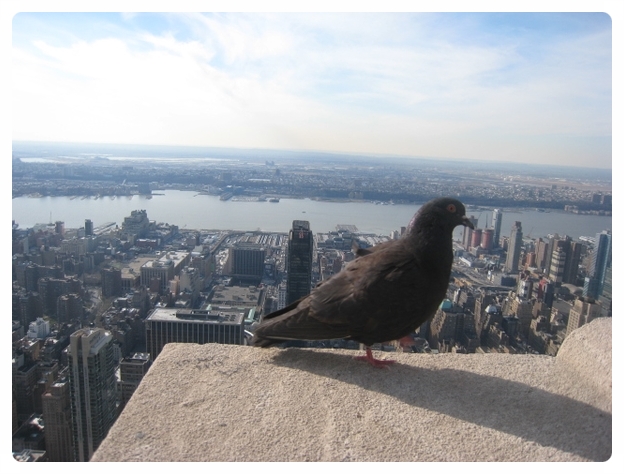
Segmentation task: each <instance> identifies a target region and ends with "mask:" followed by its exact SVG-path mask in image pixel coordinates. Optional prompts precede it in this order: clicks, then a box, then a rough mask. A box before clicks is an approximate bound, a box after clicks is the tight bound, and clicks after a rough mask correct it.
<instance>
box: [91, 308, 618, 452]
mask: <svg viewBox="0 0 624 474" xmlns="http://www.w3.org/2000/svg"><path fill="white" fill-rule="evenodd" d="M607 341H608V344H607ZM610 341H611V319H610V318H601V319H598V320H595V321H593V322H592V323H590V324H588V325H586V326H583V327H581V328H580V329H578V330H577V331H576V332H575V333H573V334H572V335H570V337H569V338H568V339H567V340H566V341H565V342H564V344H563V346H562V348H561V350H560V352H559V356H558V357H556V358H552V357H548V356H528V355H527V356H525V355H507V354H487V355H483V354H467V355H465V354H439V355H424V354H391V353H383V354H379V353H378V354H377V355H378V356H385V357H388V358H394V359H396V360H397V361H398V363H397V364H395V365H394V366H392V367H391V368H390V369H388V370H381V369H375V368H372V367H370V366H369V365H368V364H365V363H362V362H360V361H355V360H353V358H352V356H353V355H354V353H353V352H352V351H346V350H316V349H286V350H283V349H258V348H253V347H246V346H230V345H217V344H207V345H201V346H200V345H195V344H169V345H167V346H166V347H165V349H164V351H163V352H162V353H161V355H160V356H159V357H158V359H157V360H156V362H155V363H154V365H153V366H152V368H151V369H150V371H149V373H148V374H147V375H146V376H145V378H144V380H143V382H142V383H141V385H140V387H139V388H138V390H137V392H136V393H135V395H134V396H133V397H132V399H131V400H130V402H129V403H128V405H127V406H126V408H125V410H124V412H123V413H122V415H121V416H120V418H119V419H118V420H117V422H116V423H115V425H114V426H113V427H112V428H111V430H110V432H109V434H108V436H107V438H106V439H105V441H104V442H103V443H102V445H101V446H100V448H99V449H98V451H97V452H96V453H95V455H94V457H93V459H92V460H93V461H605V460H607V459H609V457H610V456H611V346H610ZM579 379H582V380H579ZM579 382H580V383H579Z"/></svg>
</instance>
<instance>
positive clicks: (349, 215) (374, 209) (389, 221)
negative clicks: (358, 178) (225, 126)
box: [12, 190, 611, 239]
mask: <svg viewBox="0 0 624 474" xmlns="http://www.w3.org/2000/svg"><path fill="white" fill-rule="evenodd" d="M154 192H155V193H158V194H156V195H154V196H153V197H152V198H151V199H148V198H147V197H146V196H132V197H130V196H118V197H116V198H115V199H112V198H111V197H108V196H106V197H101V198H99V199H94V198H86V199H81V197H76V198H73V199H72V198H70V197H41V198H30V197H18V198H15V199H13V206H12V208H13V209H12V218H13V220H15V221H16V222H17V223H18V224H19V225H20V228H22V229H25V228H29V227H33V226H34V225H35V224H40V223H48V222H54V221H63V222H64V223H65V228H79V227H83V226H84V221H85V219H91V220H92V221H93V225H94V226H95V227H97V226H100V225H103V224H105V223H108V222H116V223H117V224H118V225H119V226H121V223H122V222H123V220H124V217H126V216H129V215H130V213H131V212H132V211H133V210H139V209H145V210H146V211H147V217H148V218H149V219H150V220H155V221H156V222H165V223H168V224H174V225H177V226H178V227H179V228H180V229H232V230H262V231H266V232H288V230H289V229H290V228H291V226H292V221H293V220H307V221H310V226H311V227H312V230H313V231H314V232H327V231H330V230H334V229H335V228H336V225H337V224H353V225H355V226H357V228H358V229H359V231H360V232H367V233H373V234H379V235H389V234H390V233H391V232H392V231H393V230H399V229H400V228H401V226H405V225H407V223H408V222H409V221H410V219H411V218H412V216H413V215H414V213H415V212H416V210H417V209H418V207H419V206H415V205H409V204H396V205H381V204H375V203H372V202H328V201H314V200H311V199H285V198H282V199H281V200H280V202H279V203H272V202H268V201H266V202H247V201H232V200H230V201H221V200H220V199H219V198H218V197H217V196H208V195H202V194H198V193H197V192H195V191H178V190H164V191H154ZM468 215H474V216H475V217H477V218H478V219H479V224H478V226H479V227H485V225H486V221H487V225H491V222H492V212H491V210H472V209H470V208H468ZM515 221H520V222H522V229H523V232H524V235H525V236H530V237H543V236H546V235H547V234H552V233H555V232H556V233H558V234H560V235H569V236H570V237H572V238H573V239H578V237H580V236H581V235H584V236H592V237H593V236H595V234H596V233H598V232H601V231H603V230H605V229H611V216H591V215H576V214H569V213H564V212H559V211H550V212H538V211H535V210H514V211H513V212H511V211H507V210H504V211H503V222H502V231H501V233H502V235H509V231H510V229H511V226H512V225H513V223H514V222H515ZM460 234H461V229H460V228H458V229H457V233H456V238H457V236H458V235H460Z"/></svg>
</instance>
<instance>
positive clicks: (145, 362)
mask: <svg viewBox="0 0 624 474" xmlns="http://www.w3.org/2000/svg"><path fill="white" fill-rule="evenodd" d="M151 365H152V358H151V357H150V355H149V354H147V353H145V352H135V353H134V354H132V355H131V356H129V357H124V358H123V359H122V360H121V362H120V363H119V373H120V378H121V380H120V381H119V386H120V392H121V399H120V402H121V406H120V409H121V410H123V408H124V407H125V406H126V403H128V400H130V398H131V397H132V394H133V393H134V391H135V390H136V389H137V387H138V386H139V384H140V383H141V380H142V379H143V376H144V375H145V374H146V373H147V371H148V370H149V368H150V367H151Z"/></svg>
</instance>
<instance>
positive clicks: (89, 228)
mask: <svg viewBox="0 0 624 474" xmlns="http://www.w3.org/2000/svg"><path fill="white" fill-rule="evenodd" d="M91 235H93V221H92V220H91V219H85V237H90V236H91Z"/></svg>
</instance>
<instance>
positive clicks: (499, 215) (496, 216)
mask: <svg viewBox="0 0 624 474" xmlns="http://www.w3.org/2000/svg"><path fill="white" fill-rule="evenodd" d="M502 224H503V212H502V211H501V210H500V209H494V212H493V213H492V227H493V228H494V235H492V246H493V248H498V247H500V234H501V225H502Z"/></svg>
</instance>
